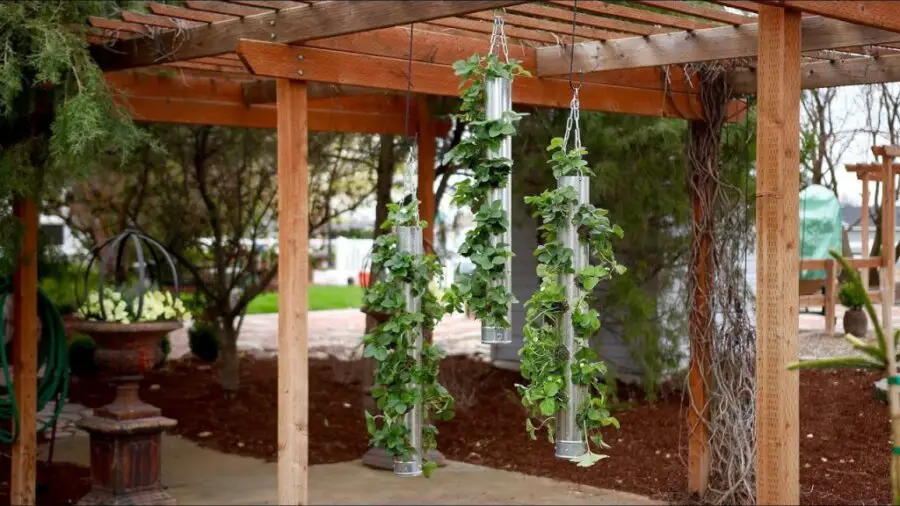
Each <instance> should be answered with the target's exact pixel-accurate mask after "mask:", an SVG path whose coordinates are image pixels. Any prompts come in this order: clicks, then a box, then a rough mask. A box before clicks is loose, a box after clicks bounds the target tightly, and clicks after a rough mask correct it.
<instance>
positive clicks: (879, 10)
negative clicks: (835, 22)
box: [765, 0, 900, 32]
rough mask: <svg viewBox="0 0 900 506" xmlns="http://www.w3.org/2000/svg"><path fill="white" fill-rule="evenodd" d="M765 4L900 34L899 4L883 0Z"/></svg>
mask: <svg viewBox="0 0 900 506" xmlns="http://www.w3.org/2000/svg"><path fill="white" fill-rule="evenodd" d="M765 3H768V4H772V5H779V6H782V7H790V8H792V9H796V10H798V11H801V12H805V13H809V14H818V15H820V16H827V17H829V18H835V19H840V20H843V21H847V22H848V23H854V24H857V25H864V26H871V27H873V28H881V29H884V30H891V31H894V32H900V2H886V1H884V0H878V1H868V0H851V1H844V2H835V1H834V0H830V1H821V0H815V1H814V0H772V1H766V2H765Z"/></svg>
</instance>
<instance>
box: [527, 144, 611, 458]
mask: <svg viewBox="0 0 900 506" xmlns="http://www.w3.org/2000/svg"><path fill="white" fill-rule="evenodd" d="M547 150H548V151H552V155H551V159H550V160H549V163H550V165H551V167H552V169H553V174H554V176H556V177H557V178H559V177H563V176H571V175H588V174H590V170H589V169H588V167H587V162H585V161H584V159H583V156H584V155H586V154H587V151H586V150H585V149H583V148H579V149H571V150H568V151H567V150H566V148H565V145H564V141H563V139H560V138H555V139H553V140H552V142H551V143H550V146H549V147H548V148H547ZM525 203H526V204H528V205H529V206H531V207H532V215H533V216H534V217H535V218H537V219H538V220H539V222H540V226H539V227H538V231H539V232H540V235H541V242H542V244H541V245H540V246H539V247H538V248H537V250H535V253H534V254H535V256H536V257H537V260H538V266H537V274H538V276H539V277H540V278H541V285H540V288H538V290H537V291H536V292H535V293H534V295H533V296H532V297H531V299H529V300H528V302H526V304H525V306H526V308H527V312H526V322H525V329H524V334H525V344H524V346H523V347H522V349H521V351H520V355H521V363H520V367H521V371H522V376H523V377H524V378H525V379H526V380H528V384H527V385H516V387H517V388H518V390H519V395H520V396H521V398H522V404H523V405H524V406H525V408H526V409H528V411H529V417H528V418H527V419H526V422H525V427H526V430H527V431H528V434H529V436H530V437H531V438H532V439H535V438H536V434H535V433H536V431H538V430H540V429H546V430H547V437H548V439H549V440H550V441H551V442H553V441H554V439H555V427H556V418H555V416H556V413H557V412H558V411H559V410H560V408H561V407H563V406H565V405H566V399H567V398H568V395H569V392H567V391H566V381H565V377H566V374H565V373H566V370H565V369H566V366H567V359H568V354H569V352H568V350H567V349H566V348H565V346H564V345H563V344H562V343H563V336H562V332H561V327H562V325H563V324H564V321H563V319H564V318H565V315H566V312H567V311H568V310H569V309H570V308H571V313H572V325H573V328H574V331H575V341H576V348H577V349H578V351H577V352H576V354H575V361H574V363H573V364H572V369H571V374H572V382H573V384H575V385H577V386H579V387H583V390H584V392H585V393H584V395H583V400H582V402H581V404H580V405H579V407H578V412H577V417H576V419H577V422H578V425H579V426H580V427H582V429H583V431H584V436H585V437H584V439H585V441H588V442H589V443H588V452H587V453H585V454H584V455H582V456H581V457H578V458H577V459H575V462H576V463H577V464H578V465H579V466H582V467H587V466H592V465H594V464H595V463H596V462H598V461H599V460H600V459H602V458H605V455H602V454H599V453H595V452H594V451H593V450H592V449H591V444H590V443H593V445H594V446H595V447H596V448H598V449H601V450H602V449H606V448H609V446H608V445H607V444H606V443H605V442H604V441H603V437H602V434H601V432H600V429H601V428H602V427H606V426H614V427H617V428H618V426H619V422H618V421H617V420H616V419H615V418H613V417H612V416H611V415H610V412H609V409H608V408H607V399H606V398H607V386H606V385H605V384H604V383H603V382H602V381H601V379H600V376H602V375H603V374H605V373H606V366H605V365H604V364H603V362H602V361H600V359H599V357H598V356H597V353H596V352H595V351H594V350H593V349H591V347H590V342H589V341H590V338H591V337H592V336H593V335H594V334H595V333H596V332H597V331H598V330H599V329H600V317H599V313H598V312H597V310H595V309H593V308H592V307H591V302H592V300H593V291H594V289H595V288H596V286H597V285H598V284H599V283H600V281H602V280H604V279H608V278H610V277H611V276H612V275H613V274H622V273H624V272H625V267H624V266H623V265H620V264H618V263H616V260H615V256H614V254H613V251H612V238H613V236H618V237H619V238H621V237H622V235H623V232H622V229H621V228H620V227H619V226H618V225H612V224H611V223H610V220H609V218H608V217H607V211H605V210H603V209H598V208H596V207H594V206H593V205H591V204H589V203H586V204H581V205H578V200H577V196H576V193H575V189H574V188H571V187H566V186H563V187H558V188H555V189H552V190H547V191H544V192H543V193H541V194H540V195H537V196H532V197H526V198H525ZM570 222H571V223H573V224H574V226H575V228H576V230H577V233H578V239H579V240H580V241H581V242H582V243H583V244H587V245H588V247H589V250H590V252H591V257H592V260H593V262H592V263H593V264H592V265H588V266H586V267H584V268H583V269H581V270H580V271H579V272H575V270H574V267H573V263H572V256H573V254H574V252H573V251H572V249H570V248H567V247H565V245H564V244H563V242H562V240H561V238H560V234H559V230H560V229H561V228H564V227H566V226H567V225H568V224H569V223H570ZM564 274H574V275H575V281H576V283H577V285H578V287H579V288H580V289H581V290H582V292H583V295H582V296H581V297H579V298H578V299H576V300H573V301H569V300H567V298H566V293H565V287H564V286H563V285H562V284H561V283H560V276H561V275H564ZM532 418H534V419H537V420H541V422H540V424H539V425H538V426H537V427H535V425H534V422H532Z"/></svg>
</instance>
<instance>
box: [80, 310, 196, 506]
mask: <svg viewBox="0 0 900 506" xmlns="http://www.w3.org/2000/svg"><path fill="white" fill-rule="evenodd" d="M181 326H182V324H181V322H178V321H155V322H140V323H128V324H123V323H113V322H103V321H86V320H78V321H75V322H72V330H74V331H76V332H81V333H84V334H87V335H88V336H90V337H91V338H92V339H94V341H95V342H96V344H97V351H96V353H95V354H94V360H95V363H96V365H97V368H98V369H99V370H100V374H102V375H104V376H106V377H107V378H108V379H109V380H110V381H112V382H114V383H115V384H116V398H115V399H114V400H113V401H112V402H111V403H109V404H107V405H106V406H103V407H101V408H98V409H95V410H94V411H93V413H92V414H91V415H89V416H87V417H85V418H83V419H82V420H81V421H79V422H78V423H77V425H78V427H79V428H81V429H83V430H85V431H87V432H88V433H89V434H90V439H91V441H90V447H91V478H92V481H93V486H92V488H91V491H90V492H89V493H88V495H86V496H85V497H83V498H82V499H81V501H80V502H79V504H175V500H174V498H173V497H172V496H171V495H170V494H169V493H168V492H166V491H165V489H163V488H162V486H161V484H160V468H161V466H160V464H161V447H160V439H161V436H162V433H163V431H165V430H167V429H169V428H171V427H174V426H175V425H176V421H175V420H172V419H170V418H165V417H163V416H161V411H160V409H159V408H157V407H155V406H153V405H151V404H148V403H146V402H144V401H143V400H141V398H140V395H139V393H138V388H139V386H140V380H141V378H142V377H143V375H144V374H145V373H146V372H148V371H150V370H152V369H153V368H154V366H156V364H158V363H159V362H160V361H161V360H162V359H163V351H162V349H161V348H160V346H159V343H160V340H162V339H163V338H164V337H165V336H166V335H167V334H168V333H169V332H172V331H173V330H176V329H178V328H180V327H181Z"/></svg>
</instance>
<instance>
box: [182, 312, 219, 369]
mask: <svg viewBox="0 0 900 506" xmlns="http://www.w3.org/2000/svg"><path fill="white" fill-rule="evenodd" d="M188 346H190V348H191V353H193V354H194V356H195V357H197V358H199V359H200V360H202V361H204V362H208V363H213V362H215V361H216V359H218V358H219V331H218V329H216V327H215V326H214V325H213V324H211V323H209V322H205V321H197V322H195V323H194V325H193V326H192V327H191V330H189V331H188Z"/></svg>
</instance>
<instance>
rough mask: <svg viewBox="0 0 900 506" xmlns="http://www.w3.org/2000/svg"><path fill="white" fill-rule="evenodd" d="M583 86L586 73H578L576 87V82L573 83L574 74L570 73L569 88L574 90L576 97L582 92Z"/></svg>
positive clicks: (581, 71)
mask: <svg viewBox="0 0 900 506" xmlns="http://www.w3.org/2000/svg"><path fill="white" fill-rule="evenodd" d="M582 86H584V71H583V70H580V71H578V86H575V84H574V82H573V81H572V74H571V73H570V74H569V88H572V91H574V92H575V95H576V96H577V95H578V90H580V89H581V87H582Z"/></svg>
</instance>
